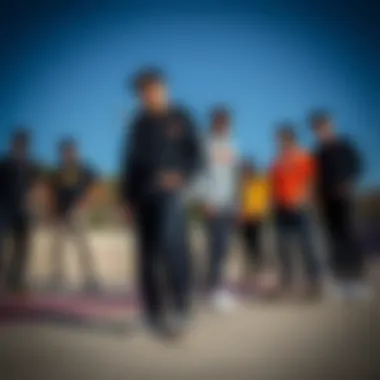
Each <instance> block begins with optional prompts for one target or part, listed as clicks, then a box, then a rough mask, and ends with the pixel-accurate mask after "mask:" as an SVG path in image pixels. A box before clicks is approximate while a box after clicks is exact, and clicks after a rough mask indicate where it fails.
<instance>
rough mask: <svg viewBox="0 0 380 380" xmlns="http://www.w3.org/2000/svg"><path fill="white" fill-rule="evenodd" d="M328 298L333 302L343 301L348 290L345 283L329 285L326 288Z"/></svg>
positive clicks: (346, 296)
mask: <svg viewBox="0 0 380 380" xmlns="http://www.w3.org/2000/svg"><path fill="white" fill-rule="evenodd" d="M328 295H329V298H331V299H333V300H334V301H345V300H347V298H348V295H349V288H348V284H347V283H346V282H343V281H340V282H335V283H331V284H329V286H328Z"/></svg>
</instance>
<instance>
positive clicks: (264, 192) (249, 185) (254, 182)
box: [240, 176, 270, 219]
mask: <svg viewBox="0 0 380 380" xmlns="http://www.w3.org/2000/svg"><path fill="white" fill-rule="evenodd" d="M240 199H241V203H240V215H241V216H242V217H243V219H250V218H264V217H265V216H266V215H267V214H268V212H269V206H270V188H269V181H268V180H267V178H265V177H263V176H257V177H252V178H250V179H244V180H243V181H242V183H241V194H240Z"/></svg>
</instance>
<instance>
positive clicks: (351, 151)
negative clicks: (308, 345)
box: [344, 141, 363, 183]
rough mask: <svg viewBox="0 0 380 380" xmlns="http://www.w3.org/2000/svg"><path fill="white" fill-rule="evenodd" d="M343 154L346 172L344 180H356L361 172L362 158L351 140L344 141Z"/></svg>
mask: <svg viewBox="0 0 380 380" xmlns="http://www.w3.org/2000/svg"><path fill="white" fill-rule="evenodd" d="M344 147H345V149H344V151H345V155H346V159H345V162H346V173H345V178H344V180H345V181H347V182H350V183H352V182H354V181H356V180H357V179H358V178H359V177H360V175H361V174H362V172H363V160H362V157H361V155H360V153H359V150H358V149H357V147H356V146H355V145H354V144H353V143H352V142H351V141H346V142H345V146H344Z"/></svg>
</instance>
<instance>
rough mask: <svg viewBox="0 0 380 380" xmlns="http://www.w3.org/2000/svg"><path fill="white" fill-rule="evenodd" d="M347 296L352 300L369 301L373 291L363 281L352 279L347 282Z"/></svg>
mask: <svg viewBox="0 0 380 380" xmlns="http://www.w3.org/2000/svg"><path fill="white" fill-rule="evenodd" d="M348 297H349V298H350V299H353V300H360V301H370V300H372V299H373V297H374V291H373V288H372V287H371V286H369V285H368V284H366V283H365V282H363V281H353V282H350V283H349V284H348Z"/></svg>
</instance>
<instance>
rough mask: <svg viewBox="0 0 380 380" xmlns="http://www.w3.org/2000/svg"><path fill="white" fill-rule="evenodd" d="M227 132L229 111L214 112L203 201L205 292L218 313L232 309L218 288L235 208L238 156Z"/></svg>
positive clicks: (231, 301)
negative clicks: (205, 232)
mask: <svg viewBox="0 0 380 380" xmlns="http://www.w3.org/2000/svg"><path fill="white" fill-rule="evenodd" d="M230 132H231V117H230V114H229V111H228V110H227V109H225V108H222V107H221V108H215V109H214V110H213V112H212V115H211V127H210V135H209V137H208V139H207V140H206V147H205V161H206V162H205V176H204V197H203V201H204V207H205V218H206V225H207V227H206V228H207V235H208V243H209V245H208V249H209V252H208V254H209V258H210V260H209V267H208V274H207V288H208V292H209V294H210V301H211V305H212V306H213V307H214V308H216V309H217V310H221V311H224V310H229V309H231V308H233V307H234V305H235V300H234V298H233V297H232V294H231V293H230V292H229V291H228V290H227V289H225V288H224V287H223V284H222V281H223V276H224V270H225V262H226V259H227V257H228V256H227V253H228V250H229V245H230V241H231V237H232V232H233V227H234V225H235V221H236V213H237V206H238V205H237V200H238V153H237V149H236V147H235V144H234V142H233V140H232V138H231V133H230Z"/></svg>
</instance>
